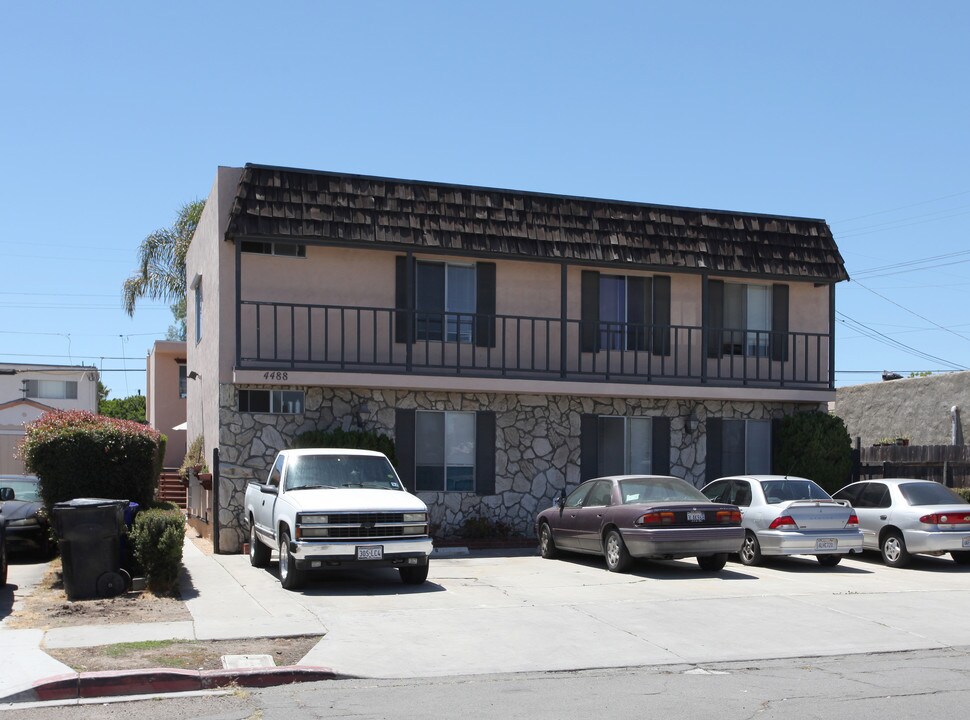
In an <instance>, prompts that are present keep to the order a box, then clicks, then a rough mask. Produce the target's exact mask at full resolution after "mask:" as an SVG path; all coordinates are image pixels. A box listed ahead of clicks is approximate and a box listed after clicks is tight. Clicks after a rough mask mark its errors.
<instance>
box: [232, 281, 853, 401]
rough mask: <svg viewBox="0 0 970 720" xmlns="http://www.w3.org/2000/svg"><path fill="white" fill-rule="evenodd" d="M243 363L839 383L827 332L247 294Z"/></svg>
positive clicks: (639, 379) (578, 377)
mask: <svg viewBox="0 0 970 720" xmlns="http://www.w3.org/2000/svg"><path fill="white" fill-rule="evenodd" d="M238 334H239V337H238V344H237V347H238V355H237V367H239V368H240V369H259V370H262V369H290V370H313V371H346V372H350V371H352V372H375V373H376V372H380V373H416V374H426V375H462V376H468V377H502V378H519V379H534V380H570V381H590V382H605V381H615V382H629V383H664V384H698V383H708V384H710V385H738V384H744V385H752V386H762V387H781V386H799V387H810V388H815V389H830V388H832V387H834V385H833V383H832V376H831V368H830V360H829V358H830V355H829V349H830V343H831V341H832V340H831V338H830V336H829V335H828V334H826V333H807V332H788V333H775V332H771V331H754V330H732V329H708V328H703V327H697V326H687V325H670V326H651V325H646V326H644V325H635V324H630V323H607V322H600V323H596V324H595V326H590V325H589V324H587V323H583V321H581V320H576V319H566V320H563V319H561V318H550V317H529V316H519V315H493V316H482V315H476V314H470V313H427V312H418V311H412V312H409V311H403V310H398V309H393V308H374V307H346V306H339V305H309V304H297V303H273V302H259V301H249V300H244V301H242V303H241V308H240V319H239V329H238Z"/></svg>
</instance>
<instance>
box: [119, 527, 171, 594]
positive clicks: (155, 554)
mask: <svg viewBox="0 0 970 720" xmlns="http://www.w3.org/2000/svg"><path fill="white" fill-rule="evenodd" d="M129 538H130V540H131V544H132V548H133V550H134V553H135V559H136V560H137V561H138V565H139V566H140V567H141V568H142V570H144V572H145V580H146V584H147V586H148V589H149V590H151V591H152V592H153V593H155V594H156V595H172V596H177V595H178V579H179V570H180V569H181V567H182V545H183V544H184V542H185V516H184V515H182V513H181V512H180V511H179V510H178V509H176V510H166V509H155V508H152V509H150V510H145V511H143V512H140V513H138V515H137V516H136V517H135V522H134V524H133V526H132V528H131V533H130V534H129Z"/></svg>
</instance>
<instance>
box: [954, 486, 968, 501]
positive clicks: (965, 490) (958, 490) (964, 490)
mask: <svg viewBox="0 0 970 720" xmlns="http://www.w3.org/2000/svg"><path fill="white" fill-rule="evenodd" d="M953 492H955V493H956V494H957V495H959V496H960V497H962V498H963V499H964V500H966V501H967V502H970V487H962V488H953Z"/></svg>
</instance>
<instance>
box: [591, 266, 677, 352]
mask: <svg viewBox="0 0 970 720" xmlns="http://www.w3.org/2000/svg"><path fill="white" fill-rule="evenodd" d="M581 313H582V323H581V332H582V350H583V352H599V351H601V350H642V351H649V352H652V353H654V354H656V355H668V354H670V330H671V328H670V277H669V276H666V275H654V276H653V277H645V276H632V275H631V276H626V275H605V274H601V273H599V272H596V271H594V270H584V271H583V274H582V310H581Z"/></svg>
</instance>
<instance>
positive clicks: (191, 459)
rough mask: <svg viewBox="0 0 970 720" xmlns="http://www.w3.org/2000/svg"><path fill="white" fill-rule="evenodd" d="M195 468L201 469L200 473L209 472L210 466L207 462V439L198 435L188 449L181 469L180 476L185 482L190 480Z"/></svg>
mask: <svg viewBox="0 0 970 720" xmlns="http://www.w3.org/2000/svg"><path fill="white" fill-rule="evenodd" d="M194 468H201V470H200V471H199V472H208V471H209V466H208V465H207V464H206V462H205V438H203V437H202V436H201V435H196V436H195V440H193V441H192V442H191V443H190V444H189V447H188V449H187V450H186V451H185V458H184V459H183V460H182V466H181V467H180V468H179V475H181V476H182V479H183V480H188V479H189V471H190V470H193V469H194Z"/></svg>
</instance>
